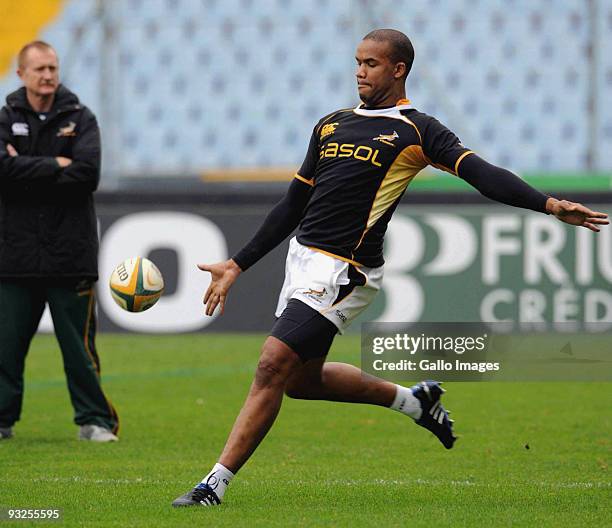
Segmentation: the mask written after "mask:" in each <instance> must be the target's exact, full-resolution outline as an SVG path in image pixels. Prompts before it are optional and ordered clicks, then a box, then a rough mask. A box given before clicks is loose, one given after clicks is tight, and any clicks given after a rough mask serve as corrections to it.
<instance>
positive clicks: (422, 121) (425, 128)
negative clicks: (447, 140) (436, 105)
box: [401, 108, 449, 139]
mask: <svg viewBox="0 0 612 528" xmlns="http://www.w3.org/2000/svg"><path fill="white" fill-rule="evenodd" d="M401 113H402V115H403V116H404V117H406V119H408V120H410V121H411V122H412V123H413V124H414V126H415V127H416V128H417V130H418V131H419V135H420V136H421V137H422V138H423V139H425V137H430V138H432V137H436V136H438V135H439V134H446V133H448V132H449V129H448V128H447V127H446V126H445V125H443V124H442V123H441V122H440V121H438V120H437V119H436V118H435V117H433V116H431V115H429V114H426V113H425V112H420V111H419V110H417V109H415V108H408V109H406V110H402V111H401Z"/></svg>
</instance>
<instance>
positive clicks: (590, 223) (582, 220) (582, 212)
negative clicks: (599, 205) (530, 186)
mask: <svg viewBox="0 0 612 528" xmlns="http://www.w3.org/2000/svg"><path fill="white" fill-rule="evenodd" d="M546 212H547V213H550V214H552V215H555V216H556V217H557V218H558V219H559V220H561V222H565V223H566V224H571V225H575V226H582V227H586V228H587V229H590V230H591V231H595V232H596V233H598V232H599V231H600V229H599V226H600V225H608V224H609V223H610V221H609V220H608V215H607V214H606V213H600V212H598V211H592V210H591V209H589V208H588V207H586V206H584V205H582V204H580V203H575V202H569V201H567V200H557V199H555V198H549V199H548V200H547V201H546Z"/></svg>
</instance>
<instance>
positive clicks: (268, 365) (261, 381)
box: [254, 342, 299, 388]
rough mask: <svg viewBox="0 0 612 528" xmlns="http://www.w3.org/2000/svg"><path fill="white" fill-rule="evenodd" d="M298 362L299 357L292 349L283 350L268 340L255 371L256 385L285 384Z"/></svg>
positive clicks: (262, 386) (258, 386)
mask: <svg viewBox="0 0 612 528" xmlns="http://www.w3.org/2000/svg"><path fill="white" fill-rule="evenodd" d="M294 356H295V357H294ZM298 362H299V359H298V357H297V356H296V355H295V354H294V353H293V352H291V351H290V350H283V349H281V348H279V347H276V346H274V345H270V344H269V343H268V342H266V343H265V344H264V347H263V350H262V353H261V357H260V359H259V363H258V364H257V370H256V371H255V382H254V384H255V386H256V387H257V388H264V387H270V386H273V385H278V384H283V385H284V384H285V383H286V382H287V379H288V378H289V376H290V375H291V373H292V372H293V370H294V368H295V367H296V366H297V364H298Z"/></svg>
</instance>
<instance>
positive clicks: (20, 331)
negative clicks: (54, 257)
mask: <svg viewBox="0 0 612 528" xmlns="http://www.w3.org/2000/svg"><path fill="white" fill-rule="evenodd" d="M45 303H48V304H49V309H50V311H51V317H52V318H53V325H54V327H55V336H56V337H57V341H58V343H59V345H60V348H61V351H62V356H63V359H64V372H65V373H66V379H67V381H68V390H69V392H70V400H71V402H72V406H73V407H74V421H75V423H76V424H78V425H85V424H95V425H100V426H103V427H107V428H109V429H110V430H112V431H113V432H115V433H116V432H117V430H118V428H119V419H118V417H117V413H116V412H115V409H114V408H113V406H112V404H111V403H110V401H109V400H108V399H107V398H106V396H105V395H104V392H102V387H101V385H100V361H99V359H98V354H97V352H96V346H95V335H96V306H95V305H96V298H95V291H94V288H93V283H92V282H90V281H79V282H78V283H77V281H61V282H60V281H48V280H38V279H37V280H10V281H9V280H0V427H11V426H12V425H13V424H14V423H15V422H16V421H18V420H19V417H20V415H21V405H22V401H23V370H24V366H25V358H26V354H27V353H28V348H29V347H30V341H31V340H32V337H33V336H34V333H35V332H36V329H37V328H38V323H39V322H40V318H41V317H42V314H43V311H44V308H45Z"/></svg>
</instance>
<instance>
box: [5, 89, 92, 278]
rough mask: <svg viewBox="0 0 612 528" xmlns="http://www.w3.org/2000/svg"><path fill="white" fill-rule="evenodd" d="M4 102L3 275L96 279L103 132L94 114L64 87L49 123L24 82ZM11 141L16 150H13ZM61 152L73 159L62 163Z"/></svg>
mask: <svg viewBox="0 0 612 528" xmlns="http://www.w3.org/2000/svg"><path fill="white" fill-rule="evenodd" d="M6 102H7V105H6V106H4V107H3V108H2V109H1V110H0V279H2V278H5V279H6V278H16V277H42V278H69V277H70V278H89V279H94V280H96V279H97V278H98V264H97V259H98V230H97V220H96V214H95V210H94V202H93V192H94V191H95V190H96V188H97V187H98V182H99V180H100V131H99V129H98V123H97V121H96V118H95V116H94V114H93V113H92V112H91V111H90V110H89V109H88V108H87V107H85V106H83V105H81V104H80V103H79V100H78V98H77V96H76V95H75V94H73V93H72V92H70V91H69V90H68V89H67V88H65V87H64V86H62V85H60V86H59V88H58V91H57V93H56V95H55V101H54V103H53V107H52V109H51V111H50V112H49V114H48V115H47V118H46V119H45V120H44V121H43V120H41V119H40V117H39V115H38V113H37V112H34V110H32V108H31V106H30V105H29V103H28V101H27V98H26V91H25V88H21V89H19V90H17V91H16V92H13V93H12V94H10V95H9V96H8V97H7V98H6ZM8 143H10V144H11V145H12V146H13V147H15V149H16V150H17V152H18V153H19V155H18V156H16V157H11V156H9V154H8V152H7V148H6V145H7V144H8ZM57 156H63V157H66V158H70V159H72V164H71V165H70V166H69V167H66V168H63V169H62V168H60V166H59V165H58V163H57V161H56V160H55V157H57Z"/></svg>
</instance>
